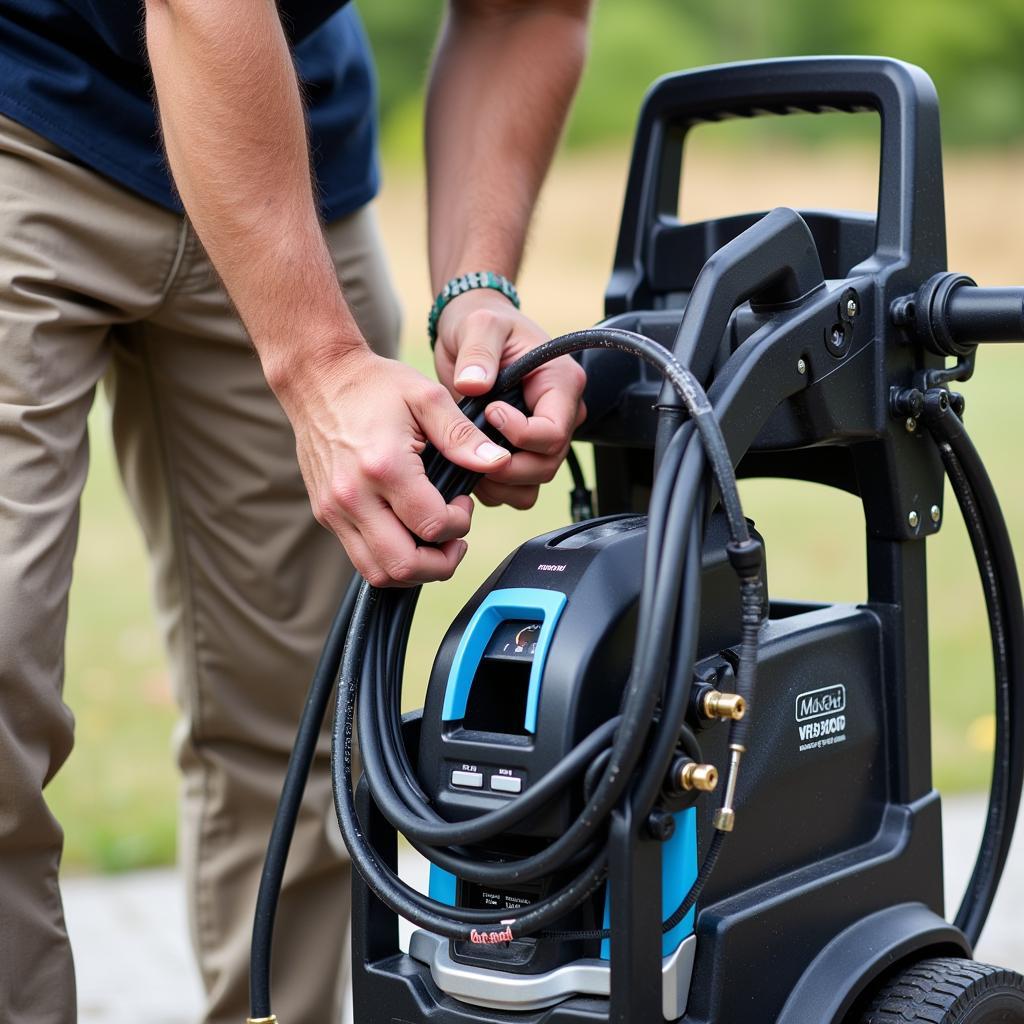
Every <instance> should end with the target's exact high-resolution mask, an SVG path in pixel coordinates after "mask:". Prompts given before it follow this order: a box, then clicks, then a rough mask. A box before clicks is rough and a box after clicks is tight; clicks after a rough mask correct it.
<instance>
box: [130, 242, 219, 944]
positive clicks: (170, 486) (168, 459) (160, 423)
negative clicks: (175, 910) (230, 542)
mask: <svg viewBox="0 0 1024 1024" xmlns="http://www.w3.org/2000/svg"><path fill="white" fill-rule="evenodd" d="M182 237H184V236H182ZM177 262H178V263H180V260H178V261H177ZM172 276H173V275H172ZM139 350H140V353H139V354H140V357H141V363H142V369H143V374H144V376H145V380H146V385H147V389H148V391H149V396H150V401H151V403H152V409H153V421H154V424H155V427H156V431H155V432H156V442H157V450H158V451H159V453H160V466H161V470H162V473H163V477H164V486H165V487H166V489H167V505H168V514H169V516H170V523H171V535H172V538H173V539H172V543H173V544H174V547H175V550H174V556H173V557H174V564H175V567H176V569H177V572H178V577H179V580H180V583H181V604H182V612H183V621H184V646H185V652H184V661H185V671H186V672H187V674H188V678H187V681H186V687H187V692H188V697H189V700H190V701H191V704H192V707H191V708H190V711H189V728H190V731H191V733H192V734H193V738H194V739H198V737H199V736H201V735H202V729H203V725H202V723H203V720H204V714H203V688H202V686H201V684H200V666H199V644H198V640H197V635H198V633H197V629H196V622H195V603H194V600H193V584H192V573H191V570H190V567H189V561H188V555H187V531H186V528H185V523H184V520H183V515H182V502H181V499H180V495H179V493H178V486H177V483H176V480H177V477H176V475H175V460H174V457H173V455H172V453H171V445H170V439H169V431H168V429H167V414H166V411H165V409H164V406H163V403H162V402H161V401H160V396H159V390H158V388H157V386H156V380H155V378H154V375H153V365H152V359H151V357H150V348H149V341H148V340H147V339H146V338H144V337H143V338H142V339H140V345H139ZM193 750H194V752H195V756H196V758H197V759H198V760H199V761H200V763H201V765H202V771H201V772H200V775H201V778H202V785H201V789H200V793H199V814H198V816H199V827H198V828H197V830H196V835H197V849H196V863H195V867H194V871H195V873H196V909H195V914H196V942H197V945H198V947H199V949H198V953H199V955H200V960H201V959H202V955H203V954H204V953H207V952H209V951H210V949H211V943H210V941H209V934H208V933H209V928H210V923H209V920H208V913H209V909H208V900H207V898H206V892H205V887H204V886H203V885H202V884H200V878H199V875H200V870H201V867H202V865H203V864H204V863H205V862H206V857H205V844H206V835H205V821H206V814H205V811H206V808H207V806H208V804H209V790H208V785H209V781H208V780H209V772H208V771H207V770H206V765H205V762H204V755H203V753H202V751H201V749H200V743H199V742H194V743H193Z"/></svg>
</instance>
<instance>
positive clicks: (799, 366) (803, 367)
mask: <svg viewBox="0 0 1024 1024" xmlns="http://www.w3.org/2000/svg"><path fill="white" fill-rule="evenodd" d="M796 372H797V373H801V374H803V373H806V372H807V363H805V362H804V361H803V360H802V359H798V360H797V361H796Z"/></svg>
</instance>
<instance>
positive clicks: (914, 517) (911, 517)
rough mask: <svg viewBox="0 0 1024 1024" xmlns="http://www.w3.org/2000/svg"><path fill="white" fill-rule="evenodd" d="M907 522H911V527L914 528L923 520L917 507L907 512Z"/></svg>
mask: <svg viewBox="0 0 1024 1024" xmlns="http://www.w3.org/2000/svg"><path fill="white" fill-rule="evenodd" d="M907 522H908V523H910V528H911V529H912V530H916V529H917V524H918V523H919V522H921V517H920V516H919V515H918V514H917V511H916V510H915V509H911V510H910V512H908V513H907Z"/></svg>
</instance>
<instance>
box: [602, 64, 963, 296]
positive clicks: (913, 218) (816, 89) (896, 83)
mask: <svg viewBox="0 0 1024 1024" xmlns="http://www.w3.org/2000/svg"><path fill="white" fill-rule="evenodd" d="M870 110H874V111H877V112H878V114H879V116H880V119H881V128H882V130H881V169H880V173H879V181H878V211H877V221H876V228H875V245H874V259H876V260H879V261H881V264H884V263H890V264H892V263H897V264H901V265H903V266H906V267H909V266H910V265H911V263H912V262H913V261H915V260H918V261H924V262H923V265H921V266H920V267H919V268H918V269H917V273H918V276H921V275H922V273H923V275H924V276H927V275H928V274H929V273H933V272H935V271H938V270H943V269H945V211H944V207H943V192H942V150H941V143H940V137H939V107H938V97H937V96H936V93H935V87H934V86H933V84H932V82H931V79H930V78H929V77H928V76H927V75H926V74H925V73H924V72H923V71H922V70H921V69H920V68H917V67H914V66H913V65H910V64H905V63H903V62H901V61H896V60H890V59H887V58H883V57H805V58H795V59H790V58H787V59H783V60H765V61H752V62H746V63H738V64H721V65H717V66H715V67H711V68H706V69H702V70H699V71H689V72H682V73H680V74H673V75H667V76H666V77H664V78H661V79H659V80H658V81H657V82H655V84H654V85H653V86H652V87H651V89H650V91H649V92H648V94H647V97H646V99H645V101H644V105H643V109H642V110H641V113H640V121H639V125H638V128H637V135H636V141H635V143H634V148H633V156H632V161H631V165H630V171H629V179H628V182H627V185H626V201H625V208H624V211H623V217H622V223H621V227H620V232H619V239H618V244H617V246H616V252H615V267H614V270H613V273H612V279H611V282H610V284H609V289H608V295H607V300H606V301H607V313H608V314H609V315H612V314H615V313H621V312H625V311H627V310H630V309H636V308H643V307H645V306H646V307H647V308H650V306H651V304H652V300H653V299H654V294H652V293H655V292H656V291H657V289H656V288H652V275H651V270H652V261H653V253H654V251H655V242H656V240H657V238H656V236H657V233H658V231H659V229H661V230H666V229H667V230H671V229H672V228H673V227H676V228H678V226H679V222H678V220H677V219H676V215H677V210H678V204H679V186H680V174H681V171H682V156H683V143H684V140H685V137H686V134H687V132H688V131H689V129H690V128H691V127H693V126H694V125H696V124H701V123H705V122H713V121H720V120H724V119H726V118H731V117H757V116H761V115H764V114H780V115H785V114H792V113H801V112H806V113H824V112H826V111H847V112H858V111H870ZM881 264H879V265H881Z"/></svg>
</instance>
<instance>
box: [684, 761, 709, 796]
mask: <svg viewBox="0 0 1024 1024" xmlns="http://www.w3.org/2000/svg"><path fill="white" fill-rule="evenodd" d="M717 785H718V769H717V768H716V767H715V766H714V765H713V764H697V762H696V761H687V762H686V764H684V765H683V767H682V769H680V772H679V787H680V789H685V790H687V791H690V790H694V789H696V790H697V791H698V792H701V793H710V792H712V791H713V790H714V788H715V787H716V786H717Z"/></svg>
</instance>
